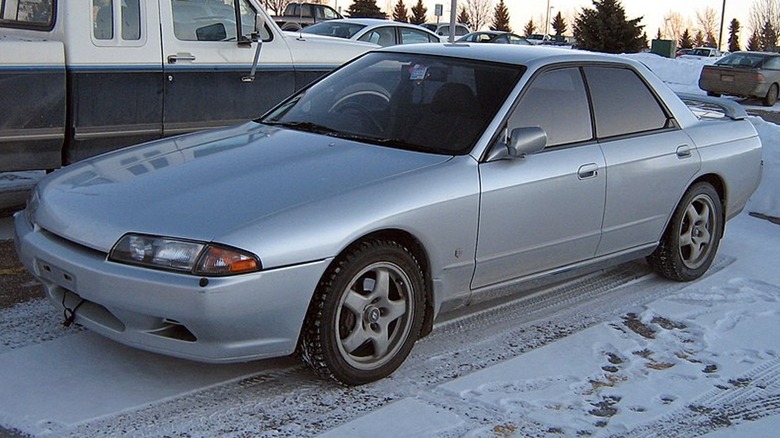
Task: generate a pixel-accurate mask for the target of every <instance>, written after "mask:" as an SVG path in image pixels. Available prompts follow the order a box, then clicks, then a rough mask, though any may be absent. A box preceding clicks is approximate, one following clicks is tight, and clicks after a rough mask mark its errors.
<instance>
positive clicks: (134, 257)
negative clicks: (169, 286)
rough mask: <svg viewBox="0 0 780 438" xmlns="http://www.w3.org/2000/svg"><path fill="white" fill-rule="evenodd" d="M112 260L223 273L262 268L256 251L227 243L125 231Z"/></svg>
mask: <svg viewBox="0 0 780 438" xmlns="http://www.w3.org/2000/svg"><path fill="white" fill-rule="evenodd" d="M108 259H109V260H111V261H113V262H118V263H126V264H131V265H140V266H146V267H149V268H156V269H166V270H172V271H180V272H189V273H192V274H195V275H207V276H224V275H234V274H243V273H246V272H255V271H259V270H260V260H259V259H258V258H257V257H256V256H255V255H253V254H250V253H248V252H246V251H241V250H239V249H235V248H230V247H227V246H221V245H215V244H212V243H203V242H194V241H189V240H181V239H174V238H169V237H160V236H148V235H143V234H125V235H124V236H122V238H121V239H119V242H117V243H116V245H114V247H113V248H112V249H111V252H110V253H109V255H108Z"/></svg>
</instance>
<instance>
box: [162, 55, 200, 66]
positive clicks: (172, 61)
mask: <svg viewBox="0 0 780 438" xmlns="http://www.w3.org/2000/svg"><path fill="white" fill-rule="evenodd" d="M194 60H195V55H193V54H192V53H177V54H175V55H168V64H176V63H177V62H178V61H194Z"/></svg>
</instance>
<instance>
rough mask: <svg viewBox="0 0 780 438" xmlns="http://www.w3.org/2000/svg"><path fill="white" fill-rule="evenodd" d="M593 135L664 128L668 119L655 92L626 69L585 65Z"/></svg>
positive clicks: (633, 132)
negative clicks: (592, 118) (591, 108)
mask: <svg viewBox="0 0 780 438" xmlns="http://www.w3.org/2000/svg"><path fill="white" fill-rule="evenodd" d="M585 78H586V79H587V81H588V87H589V88H590V92H591V98H592V99H593V111H594V113H595V120H596V135H597V136H598V137H599V138H605V137H614V136H618V135H629V134H635V133H639V132H647V131H653V130H656V129H663V128H666V127H667V126H668V124H669V119H668V117H667V116H666V112H665V111H664V109H663V108H662V107H661V105H660V104H659V103H658V100H657V99H656V97H655V95H654V94H653V93H652V92H651V91H650V90H649V89H648V88H647V85H646V84H645V83H644V81H642V80H641V79H640V78H639V76H637V74H636V73H635V72H634V71H633V70H629V69H627V68H618V67H585Z"/></svg>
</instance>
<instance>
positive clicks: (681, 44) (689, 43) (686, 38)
mask: <svg viewBox="0 0 780 438" xmlns="http://www.w3.org/2000/svg"><path fill="white" fill-rule="evenodd" d="M677 47H678V48H680V49H692V48H693V38H691V31H689V30H688V29H685V31H683V33H682V35H680V41H677Z"/></svg>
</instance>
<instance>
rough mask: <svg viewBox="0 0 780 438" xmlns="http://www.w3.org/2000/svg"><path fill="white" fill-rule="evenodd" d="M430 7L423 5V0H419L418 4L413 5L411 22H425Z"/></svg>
mask: <svg viewBox="0 0 780 438" xmlns="http://www.w3.org/2000/svg"><path fill="white" fill-rule="evenodd" d="M427 15H428V8H426V7H425V5H423V2H422V0H417V4H416V5H414V6H412V16H411V17H409V22H410V23H412V24H423V23H425V21H426V20H427Z"/></svg>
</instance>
